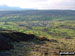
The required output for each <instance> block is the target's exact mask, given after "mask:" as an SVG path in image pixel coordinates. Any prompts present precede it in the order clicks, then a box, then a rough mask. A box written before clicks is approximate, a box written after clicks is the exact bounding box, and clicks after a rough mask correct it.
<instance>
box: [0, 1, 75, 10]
mask: <svg viewBox="0 0 75 56" xmlns="http://www.w3.org/2000/svg"><path fill="white" fill-rule="evenodd" d="M0 5H8V6H16V7H21V8H34V9H73V10H75V0H0Z"/></svg>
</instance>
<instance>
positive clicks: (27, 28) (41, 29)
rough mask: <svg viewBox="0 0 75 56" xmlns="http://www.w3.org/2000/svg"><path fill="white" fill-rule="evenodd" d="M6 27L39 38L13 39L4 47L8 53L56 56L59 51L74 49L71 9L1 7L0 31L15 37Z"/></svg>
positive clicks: (74, 26) (74, 17) (74, 15)
mask: <svg viewBox="0 0 75 56" xmlns="http://www.w3.org/2000/svg"><path fill="white" fill-rule="evenodd" d="M10 31H11V32H20V33H24V34H33V35H35V36H37V37H38V39H39V40H37V39H33V40H32V41H28V42H26V41H20V42H13V43H12V44H13V45H14V49H11V50H9V51H5V52H6V53H7V54H10V55H11V56H58V55H59V51H75V11H71V10H47V11H42V10H41V11H39V10H29V11H1V13H0V34H2V33H6V32H8V34H9V35H8V36H9V37H11V36H13V37H14V36H15V38H17V39H18V38H19V36H18V35H16V34H15V33H14V34H13V35H12V34H10ZM22 37H23V36H22ZM35 38H36V37H35ZM44 38H45V40H46V41H45V40H43V39H44ZM41 39H42V40H41ZM47 40H49V41H47ZM1 52H2V50H1ZM10 55H7V56H10Z"/></svg>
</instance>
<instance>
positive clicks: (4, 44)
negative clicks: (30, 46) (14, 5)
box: [0, 30, 48, 51]
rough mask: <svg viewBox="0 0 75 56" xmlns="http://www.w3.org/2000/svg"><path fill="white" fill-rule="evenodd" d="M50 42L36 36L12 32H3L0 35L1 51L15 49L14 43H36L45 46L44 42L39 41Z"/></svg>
mask: <svg viewBox="0 0 75 56" xmlns="http://www.w3.org/2000/svg"><path fill="white" fill-rule="evenodd" d="M45 40H46V41H48V40H47V39H45V38H44V39H39V38H38V37H37V36H35V35H34V34H25V33H22V32H12V31H11V30H9V31H8V30H7V31H6V30H4V31H3V30H2V33H0V51H6V50H10V49H14V46H13V45H12V44H11V43H14V42H21V41H24V42H34V43H36V44H43V43H44V42H41V43H40V42H39V41H45Z"/></svg>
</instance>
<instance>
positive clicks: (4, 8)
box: [0, 5, 30, 11]
mask: <svg viewBox="0 0 75 56" xmlns="http://www.w3.org/2000/svg"><path fill="white" fill-rule="evenodd" d="M0 10H1V11H7V10H30V8H20V7H11V6H7V5H0Z"/></svg>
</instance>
